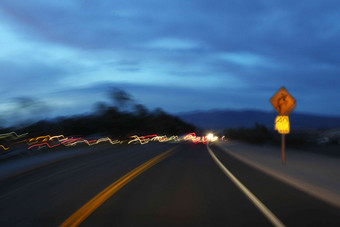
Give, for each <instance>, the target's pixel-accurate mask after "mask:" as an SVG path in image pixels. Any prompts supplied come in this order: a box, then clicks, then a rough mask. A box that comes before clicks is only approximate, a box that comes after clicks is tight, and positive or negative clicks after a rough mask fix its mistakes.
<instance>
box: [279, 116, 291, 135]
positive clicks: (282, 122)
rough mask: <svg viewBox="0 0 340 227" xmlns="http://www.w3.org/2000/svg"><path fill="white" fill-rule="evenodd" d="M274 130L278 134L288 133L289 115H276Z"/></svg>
mask: <svg viewBox="0 0 340 227" xmlns="http://www.w3.org/2000/svg"><path fill="white" fill-rule="evenodd" d="M275 130H277V131H278V132H279V133H280V134H289V132H290V125H289V117H288V116H284V115H279V116H277V117H276V119H275Z"/></svg>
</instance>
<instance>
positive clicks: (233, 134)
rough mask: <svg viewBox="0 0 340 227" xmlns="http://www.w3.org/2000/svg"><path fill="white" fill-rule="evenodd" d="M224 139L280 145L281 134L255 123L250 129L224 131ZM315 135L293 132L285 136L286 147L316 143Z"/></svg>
mask: <svg viewBox="0 0 340 227" xmlns="http://www.w3.org/2000/svg"><path fill="white" fill-rule="evenodd" d="M224 135H225V136H226V138H230V139H232V140H239V141H243V142H247V143H251V144H272V145H280V144H281V134H279V133H278V132H277V131H273V130H268V129H267V127H266V126H264V125H261V124H258V123H256V124H255V125H254V126H253V127H250V128H244V127H241V128H230V129H225V130H224ZM317 138H318V137H317V134H313V133H308V132H306V131H293V132H291V133H290V134H288V135H285V140H286V146H287V147H295V148H299V147H304V146H307V145H315V144H316V143H317Z"/></svg>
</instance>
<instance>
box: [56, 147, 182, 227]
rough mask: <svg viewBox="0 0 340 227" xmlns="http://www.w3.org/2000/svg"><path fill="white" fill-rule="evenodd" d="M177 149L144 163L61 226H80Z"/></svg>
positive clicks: (106, 189)
mask: <svg viewBox="0 0 340 227" xmlns="http://www.w3.org/2000/svg"><path fill="white" fill-rule="evenodd" d="M175 148H176V147H173V148H171V149H170V150H167V151H165V152H163V153H162V154H160V155H157V156H156V157H154V158H152V159H150V160H149V161H147V162H145V163H143V164H142V165H140V166H138V167H136V168H135V169H133V170H131V171H130V172H128V173H127V174H125V175H124V176H123V177H121V178H120V179H118V180H117V181H115V182H114V183H113V184H111V185H110V186H108V187H107V188H105V189H104V190H103V191H101V192H100V193H99V194H98V195H96V196H95V197H94V198H93V199H91V200H90V201H89V202H87V203H86V204H85V205H84V206H82V207H81V208H80V209H79V210H77V211H76V212H75V213H74V214H73V215H71V216H70V217H69V218H68V219H66V220H65V221H64V222H63V223H62V224H61V225H60V226H62V227H66V226H78V225H79V224H80V223H82V222H83V221H84V220H85V219H86V218H87V217H88V216H89V215H91V214H92V213H93V212H94V211H95V210H96V209H97V208H98V207H99V206H100V205H102V204H103V203H104V202H105V201H106V200H107V199H109V198H110V197H111V196H112V195H113V194H114V193H116V192H117V191H118V190H119V189H121V188H122V187H124V186H125V185H126V184H127V183H129V182H130V181H131V180H133V179H134V178H135V177H137V176H138V175H140V174H141V173H143V172H144V171H146V170H147V169H149V168H151V167H152V166H154V165H156V164H157V163H159V162H160V161H162V160H164V159H165V158H167V157H168V156H169V155H170V152H171V151H173V150H174V149H175Z"/></svg>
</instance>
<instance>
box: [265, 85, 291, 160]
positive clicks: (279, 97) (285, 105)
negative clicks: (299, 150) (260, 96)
mask: <svg viewBox="0 0 340 227" xmlns="http://www.w3.org/2000/svg"><path fill="white" fill-rule="evenodd" d="M269 101H270V102H271V103H272V105H273V107H274V109H275V110H276V111H277V113H278V114H279V116H277V117H276V119H275V127H274V128H275V130H277V131H278V132H279V133H280V134H281V159H282V165H285V164H286V156H285V145H286V144H285V134H289V132H290V123H289V117H288V115H289V114H290V113H291V112H292V111H293V110H294V108H295V106H296V100H295V99H294V98H293V97H292V96H291V95H290V94H289V93H288V91H287V90H286V89H285V88H284V87H282V88H281V89H280V90H279V91H278V92H276V93H275V95H274V96H273V97H272V98H271V99H270V100H269Z"/></svg>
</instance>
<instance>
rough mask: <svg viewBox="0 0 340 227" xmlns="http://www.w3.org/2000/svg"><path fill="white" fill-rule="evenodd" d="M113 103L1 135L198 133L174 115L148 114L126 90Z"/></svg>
mask: <svg viewBox="0 0 340 227" xmlns="http://www.w3.org/2000/svg"><path fill="white" fill-rule="evenodd" d="M109 97H110V99H111V101H113V104H111V105H110V104H106V103H103V102H99V103H97V104H96V107H95V110H94V113H93V114H90V115H86V116H85V115H81V116H71V117H63V118H57V119H54V120H51V121H39V122H36V123H34V124H31V125H29V126H25V127H21V128H17V129H15V130H13V129H0V133H6V132H9V131H16V132H17V133H18V134H20V133H26V132H28V133H29V135H28V136H29V137H34V136H41V135H46V134H50V135H59V134H63V135H67V136H69V135H78V136H89V135H100V136H110V137H112V138H117V139H118V138H127V137H129V136H132V135H146V134H161V135H180V134H183V133H188V132H193V131H195V128H194V126H192V125H190V124H188V123H185V122H184V121H182V120H180V119H179V118H178V117H175V116H171V115H169V114H167V113H166V112H164V111H163V110H161V109H159V108H157V109H155V110H153V111H149V110H148V109H147V108H146V107H144V106H143V105H141V104H136V103H135V102H134V100H133V98H132V96H131V95H130V94H128V93H126V92H125V91H123V90H120V89H116V88H113V89H111V91H110V92H109Z"/></svg>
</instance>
